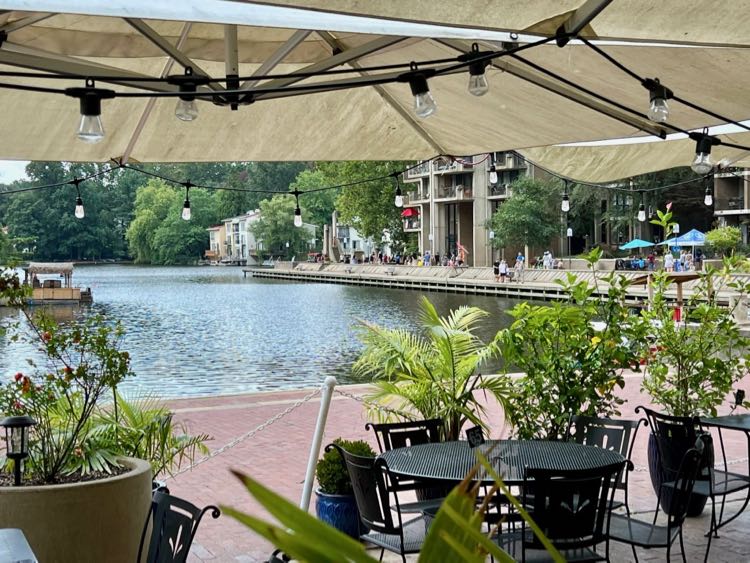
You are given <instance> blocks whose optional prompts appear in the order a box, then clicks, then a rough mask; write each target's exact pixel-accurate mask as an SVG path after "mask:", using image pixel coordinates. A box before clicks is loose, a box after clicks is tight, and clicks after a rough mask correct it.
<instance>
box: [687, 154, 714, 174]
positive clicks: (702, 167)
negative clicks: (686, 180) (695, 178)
mask: <svg viewBox="0 0 750 563" xmlns="http://www.w3.org/2000/svg"><path fill="white" fill-rule="evenodd" d="M690 168H692V169H693V172H695V173H696V174H700V175H705V174H708V173H709V172H711V170H713V168H714V162H713V160H711V153H707V152H699V153H696V155H695V159H693V163H692V164H691V165H690Z"/></svg>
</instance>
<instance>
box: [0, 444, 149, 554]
mask: <svg viewBox="0 0 750 563" xmlns="http://www.w3.org/2000/svg"><path fill="white" fill-rule="evenodd" d="M123 463H124V465H125V466H126V467H130V468H131V471H128V472H127V473H123V474H122V475H118V476H116V477H110V478H108V479H101V480H98V481H89V482H85V483H72V484H66V485H46V486H39V487H0V528H21V530H23V533H24V534H25V536H26V539H27V540H28V541H29V545H30V546H31V549H32V550H33V551H34V554H35V555H36V557H37V559H38V560H39V561H43V562H45V563H46V562H55V561H60V562H63V561H65V562H67V561H77V562H80V563H88V562H91V563H94V562H100V561H107V562H108V563H119V562H123V563H132V562H133V561H135V560H136V556H137V555H138V543H139V541H140V538H141V531H142V530H143V524H144V523H145V521H146V516H147V515H148V511H149V506H150V503H151V466H150V465H149V464H148V463H147V462H145V461H142V460H140V459H132V458H125V459H124V460H123Z"/></svg>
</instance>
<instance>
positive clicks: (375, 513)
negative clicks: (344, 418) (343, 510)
mask: <svg viewBox="0 0 750 563" xmlns="http://www.w3.org/2000/svg"><path fill="white" fill-rule="evenodd" d="M331 448H336V450H337V451H338V452H339V454H341V457H343V458H344V463H346V470H347V472H348V473H349V478H350V479H351V482H352V491H353V492H354V499H355V501H356V502H357V512H359V518H360V520H362V522H363V523H364V524H365V526H367V527H368V528H370V529H371V530H375V531H376V532H382V533H384V534H397V533H400V531H401V522H400V521H399V523H398V524H396V523H395V522H394V521H393V516H392V514H391V509H390V502H389V496H390V495H389V491H390V489H389V481H388V479H389V477H388V465H387V464H386V463H385V461H384V460H382V459H379V458H376V457H363V456H358V455H354V454H352V453H349V452H347V451H346V450H345V449H343V448H342V447H341V446H339V445H338V444H329V445H327V446H326V451H328V450H329V449H331ZM396 503H397V504H398V499H396ZM397 508H398V506H397ZM397 511H398V510H397ZM399 518H400V515H399Z"/></svg>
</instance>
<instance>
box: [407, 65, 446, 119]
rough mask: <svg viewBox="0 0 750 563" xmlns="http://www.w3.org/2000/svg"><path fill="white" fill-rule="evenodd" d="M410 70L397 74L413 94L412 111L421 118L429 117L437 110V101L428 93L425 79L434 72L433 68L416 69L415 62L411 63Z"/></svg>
mask: <svg viewBox="0 0 750 563" xmlns="http://www.w3.org/2000/svg"><path fill="white" fill-rule="evenodd" d="M410 68H411V72H407V73H404V74H402V75H401V76H399V78H398V80H399V81H400V82H408V83H409V87H410V88H411V94H412V96H414V113H415V114H416V115H417V117H421V118H422V119H424V118H426V117H430V116H431V115H432V114H433V113H435V112H436V111H437V103H436V102H435V98H433V97H432V94H431V93H430V86H429V85H428V84H427V79H428V78H429V77H430V76H433V75H434V74H435V69H432V68H429V69H425V70H418V69H417V64H416V63H411V66H410Z"/></svg>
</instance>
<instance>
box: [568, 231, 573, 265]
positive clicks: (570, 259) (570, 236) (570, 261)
mask: <svg viewBox="0 0 750 563" xmlns="http://www.w3.org/2000/svg"><path fill="white" fill-rule="evenodd" d="M567 235H568V270H570V269H571V268H572V266H573V258H572V257H571V256H570V239H571V238H573V229H572V228H570V227H568V232H567Z"/></svg>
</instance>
